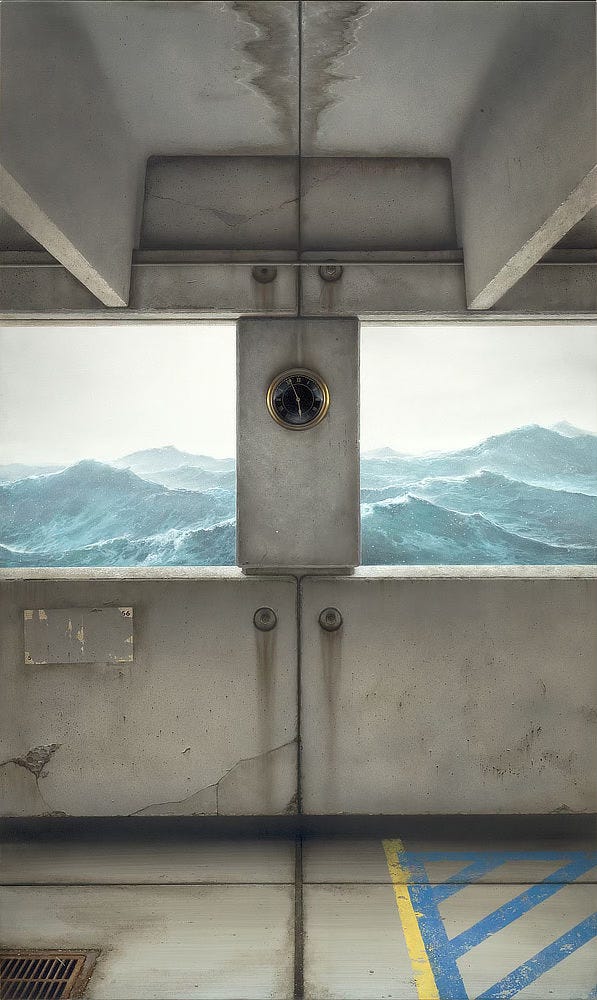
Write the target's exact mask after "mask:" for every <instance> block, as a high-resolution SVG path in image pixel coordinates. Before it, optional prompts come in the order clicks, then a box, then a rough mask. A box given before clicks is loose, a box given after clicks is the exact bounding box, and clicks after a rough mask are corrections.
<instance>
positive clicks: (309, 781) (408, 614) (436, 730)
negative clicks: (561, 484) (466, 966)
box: [301, 567, 597, 814]
mask: <svg viewBox="0 0 597 1000" xmlns="http://www.w3.org/2000/svg"><path fill="white" fill-rule="evenodd" d="M407 572H408V571H407V570H406V569H405V570H403V573H402V577H406V574H407ZM460 572H462V571H460ZM515 572H516V570H515V569H514V568H512V567H510V568H509V569H508V568H506V567H503V568H502V573H503V575H504V576H505V575H506V574H508V573H509V575H510V576H515ZM455 573H456V571H453V575H455ZM481 573H482V569H481V570H480V572H479V571H478V572H477V574H475V578H471V579H466V578H463V579H458V578H452V579H450V578H448V579H434V578H433V577H432V576H431V574H430V573H429V574H428V575H427V578H425V574H424V573H421V575H420V576H419V577H417V576H416V575H415V574H413V573H412V571H411V575H410V578H401V574H400V572H397V573H392V572H391V571H390V572H388V570H387V569H386V570H385V576H384V571H383V569H382V570H377V571H374V572H373V573H368V572H366V571H363V570H361V571H359V576H357V577H356V578H353V579H343V580H342V579H336V580H334V579H331V578H327V579H323V578H321V579H310V580H304V581H303V584H302V602H301V604H302V617H301V626H302V638H301V689H302V703H301V720H302V723H301V730H302V756H301V768H302V797H303V810H304V811H305V812H307V813H315V814H319V813H374V814H376V813H390V814H402V813H407V814H408V813H548V812H564V813H565V812H595V811H596V810H597V785H596V783H595V760H596V758H597V672H596V670H595V664H596V662H597V601H596V598H597V580H595V579H572V578H570V579H561V578H560V579H558V578H557V577H555V578H552V579H549V576H548V575H549V570H544V578H536V579H532V578H530V579H529V578H527V579H515V578H514V579H503V578H502V579H500V578H499V577H498V576H497V575H496V576H495V577H494V576H493V574H491V575H489V574H488V575H487V578H483V577H482V576H481ZM436 575H437V570H436ZM446 575H448V574H446ZM328 606H332V607H335V608H337V609H338V610H339V611H340V613H341V614H342V616H343V619H344V624H343V626H342V628H341V629H339V630H338V631H336V632H325V631H323V630H322V629H321V628H319V626H318V624H317V622H318V616H319V614H320V612H321V610H322V609H323V608H326V607H328Z"/></svg>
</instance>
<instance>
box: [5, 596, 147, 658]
mask: <svg viewBox="0 0 597 1000" xmlns="http://www.w3.org/2000/svg"><path fill="white" fill-rule="evenodd" d="M23 628H24V639H25V663H26V664H35V663H132V661H133V609H132V608H112V607H110V608H59V609H58V608H34V609H26V610H25V611H23Z"/></svg>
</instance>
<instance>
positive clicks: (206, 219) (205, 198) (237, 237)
mask: <svg viewBox="0 0 597 1000" xmlns="http://www.w3.org/2000/svg"><path fill="white" fill-rule="evenodd" d="M298 173H299V169H298V161H297V159H296V158H295V157H280V156H267V157H266V156H235V157H218V156H194V157H192V156H187V157H178V156H173V157H152V159H150V161H149V163H148V164H147V174H146V179H145V202H144V206H143V223H142V229H141V241H140V246H141V247H142V248H143V249H151V248H154V247H155V248H157V249H161V250H163V249H168V248H174V249H183V250H184V249H189V250H199V249H201V250H203V249H215V250H228V249H230V250H244V249H246V250H285V249H294V248H296V246H297V242H298Z"/></svg>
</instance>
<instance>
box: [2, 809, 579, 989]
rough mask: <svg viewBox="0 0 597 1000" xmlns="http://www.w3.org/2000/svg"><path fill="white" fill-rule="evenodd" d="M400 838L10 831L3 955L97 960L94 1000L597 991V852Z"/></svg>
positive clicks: (552, 844) (572, 846)
mask: <svg viewBox="0 0 597 1000" xmlns="http://www.w3.org/2000/svg"><path fill="white" fill-rule="evenodd" d="M372 823H373V821H372ZM374 825H375V824H374V823H373V826H374ZM398 825H399V821H398ZM370 827H371V824H370ZM400 832H401V831H400V829H395V830H393V836H390V837H389V836H388V829H387V824H386V829H384V830H382V829H381V828H380V829H379V831H378V835H376V832H375V830H374V829H373V830H372V829H371V828H370V829H369V830H368V832H367V835H365V836H363V835H359V836H358V837H357V836H346V835H344V836H341V835H339V834H338V832H337V831H336V832H335V833H334V835H326V836H323V835H315V834H313V833H311V834H308V835H306V836H303V837H302V838H297V837H296V836H293V835H292V834H290V833H289V834H288V835H286V836H284V835H277V836H260V837H257V836H255V835H252V836H250V837H249V836H246V837H239V836H235V837H232V838H230V839H228V838H226V837H223V836H221V835H218V837H217V838H214V839H207V838H206V837H205V836H202V837H197V836H195V837H193V836H191V835H190V834H189V832H188V831H187V832H186V833H184V834H182V835H178V836H171V835H169V836H165V837H163V838H159V837H155V836H154V837H150V838H147V837H142V836H138V835H137V836H134V835H133V834H130V835H129V836H127V837H126V838H123V837H122V836H120V837H118V838H113V837H110V838H103V837H100V838H98V837H97V835H96V837H95V839H94V838H93V836H89V835H87V836H84V837H81V838H80V839H76V840H73V839H72V838H69V839H68V840H67V839H61V838H52V839H47V838H43V837H39V836H36V837H29V838H25V839H24V838H23V837H20V838H17V839H15V838H14V836H11V837H10V838H9V839H8V840H7V841H5V842H4V843H3V845H2V848H1V866H0V881H1V883H2V887H1V889H0V913H1V916H0V926H1V940H2V945H3V946H4V947H7V946H8V947H40V948H83V949H92V948H96V949H100V950H101V955H100V957H99V960H98V963H97V966H96V969H95V971H94V973H93V975H92V977H91V980H90V982H89V985H88V987H87V991H86V993H85V996H86V997H89V998H96V1000H100V998H102V1000H108V998H109V1000H125V998H130V1000H136V998H138V1000H141V998H143V1000H145V998H147V1000H149V998H176V1000H186V998H191V997H193V998H201V1000H224V998H226V1000H261V998H266V997H267V998H276V1000H291V998H295V997H298V996H301V997H303V996H304V998H305V1000H332V998H333V1000H382V998H384V1000H385V998H388V1000H390V998H391V1000H437V998H439V1000H476V998H480V997H483V998H484V1000H490V998H491V1000H493V998H496V1000H497V998H509V997H514V996H516V997H520V998H521V1000H552V998H553V1000H581V998H582V1000H588V998H589V997H597V914H595V911H596V910H597V888H596V885H595V881H596V875H597V853H595V851H594V845H593V844H591V843H587V842H586V841H582V842H580V841H578V840H574V841H565V840H562V839H559V840H557V841H549V842H543V843H542V842H538V841H537V842H533V843H531V842H529V841H528V840H524V841H514V840H510V841H508V842H507V843H506V842H504V841H503V840H501V841H500V842H498V843H491V842H490V841H489V840H488V839H487V838H484V839H483V840H482V841H477V842H476V841H475V840H471V839H470V838H468V839H467V840H466V841H465V840H462V841H461V842H458V841H455V840H454V839H453V838H451V839H450V840H443V841H440V840H438V839H435V840H430V839H421V838H414V837H411V838H409V837H403V838H402V840H399V839H398V838H399V836H400ZM384 838H385V839H384ZM384 844H385V847H384ZM472 866H475V867H474V868H473V867H472ZM545 879H548V880H549V879H554V881H553V882H550V881H547V882H545V881H544V880H545ZM406 883H409V884H408V885H407V884H406ZM538 885H539V886H540V887H539V888H538V889H537V888H534V887H535V886H538ZM440 887H442V888H440ZM417 893H419V895H417ZM421 893H423V895H421ZM425 893H427V895H425ZM522 894H524V895H522ZM432 911H433V912H432ZM591 915H593V917H592V922H591ZM481 921H484V923H483V924H481ZM473 927H476V931H471V930H470V929H471V928H473ZM459 935H461V937H458V936H459ZM465 935H468V937H466V936H465ZM471 935H472V937H471ZM475 935H476V937H475ZM456 938H458V941H457V942H456V944H458V945H459V946H460V953H459V954H458V955H456V956H455V955H454V954H453V948H454V947H455V946H456V945H455V944H454V939H456ZM417 948H418V949H419V950H418V952H417ZM434 990H435V992H434Z"/></svg>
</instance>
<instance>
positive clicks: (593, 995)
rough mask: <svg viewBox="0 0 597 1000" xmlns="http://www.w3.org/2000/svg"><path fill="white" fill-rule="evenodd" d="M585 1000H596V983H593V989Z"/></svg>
mask: <svg viewBox="0 0 597 1000" xmlns="http://www.w3.org/2000/svg"><path fill="white" fill-rule="evenodd" d="M587 1000H597V983H595V985H594V987H593V989H592V990H591V992H590V993H589V995H588V997H587Z"/></svg>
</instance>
